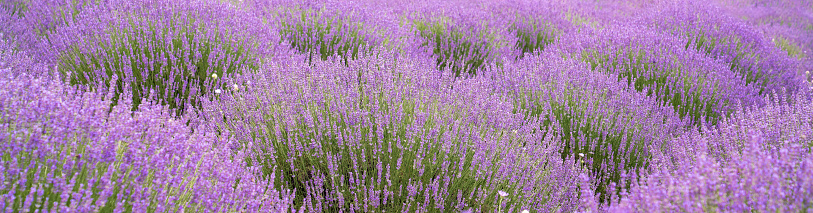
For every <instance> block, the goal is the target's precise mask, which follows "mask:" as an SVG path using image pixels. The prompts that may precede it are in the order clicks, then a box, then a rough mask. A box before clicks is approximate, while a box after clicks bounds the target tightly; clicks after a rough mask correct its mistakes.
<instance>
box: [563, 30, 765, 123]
mask: <svg viewBox="0 0 813 213" xmlns="http://www.w3.org/2000/svg"><path fill="white" fill-rule="evenodd" d="M596 34H597V35H595V37H593V36H588V37H586V38H580V39H579V41H577V42H572V44H568V45H572V47H570V48H573V49H575V51H574V52H576V55H578V56H576V57H578V58H580V59H581V60H582V61H585V62H587V63H588V64H589V65H590V67H591V69H592V70H594V71H601V72H606V73H613V74H617V76H618V81H620V82H626V83H627V84H628V85H629V86H630V87H632V88H634V89H635V90H637V91H639V92H643V93H646V94H647V95H648V96H651V97H654V98H656V99H657V100H658V102H659V103H658V104H659V105H663V106H670V107H672V108H673V109H674V111H675V112H677V113H678V114H679V115H680V117H681V118H684V119H688V120H689V122H690V124H694V125H714V124H716V123H717V122H718V121H719V120H720V119H721V118H722V117H725V116H726V115H728V114H729V113H731V112H732V111H733V109H734V107H735V106H736V105H752V104H758V103H760V101H761V98H760V97H759V95H758V92H759V90H758V89H755V87H753V86H748V85H747V84H748V83H747V82H745V81H741V80H740V79H739V77H738V74H737V73H736V72H732V71H731V70H729V69H728V67H727V66H726V65H724V64H721V63H718V62H715V61H713V60H710V59H709V58H707V57H704V56H703V55H702V54H697V53H695V52H694V51H686V50H684V49H683V48H682V47H681V45H680V44H679V43H680V42H679V41H677V40H676V39H674V38H670V37H667V36H664V35H662V34H657V33H651V32H647V31H642V30H638V29H635V28H625V27H623V26H616V27H615V28H613V29H608V30H604V31H600V32H599V33H596ZM618 35H633V36H618ZM608 38H609V39H608Z"/></svg>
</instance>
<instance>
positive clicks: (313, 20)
mask: <svg viewBox="0 0 813 213" xmlns="http://www.w3.org/2000/svg"><path fill="white" fill-rule="evenodd" d="M289 13H290V14H287V15H286V14H284V15H283V17H284V18H282V20H281V25H282V26H281V27H280V30H281V32H280V34H281V35H283V36H285V38H286V39H285V40H286V41H287V42H288V43H289V44H290V45H291V47H292V48H294V49H296V50H297V51H299V52H301V53H304V54H308V58H307V60H308V62H309V63H312V62H313V59H314V57H318V58H319V59H321V60H327V59H328V58H330V57H331V56H334V55H335V56H337V57H338V58H340V59H341V60H342V62H343V63H345V64H347V63H348V61H349V60H354V59H357V58H358V57H359V56H360V55H361V54H364V52H367V51H369V50H370V48H371V47H372V46H374V45H375V42H376V41H375V40H373V41H370V40H371V38H369V35H365V34H364V29H363V28H362V26H361V24H358V23H352V22H350V21H347V20H345V19H346V18H342V17H330V16H329V15H326V14H325V13H324V12H323V11H313V10H310V9H299V10H293V11H290V12H289Z"/></svg>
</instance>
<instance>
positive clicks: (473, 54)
mask: <svg viewBox="0 0 813 213" xmlns="http://www.w3.org/2000/svg"><path fill="white" fill-rule="evenodd" d="M414 26H415V29H416V30H417V32H418V35H419V36H420V37H422V38H424V42H423V43H422V44H421V45H422V46H424V47H428V48H431V49H432V55H433V56H435V58H436V60H437V67H438V69H441V70H444V69H449V70H451V71H452V72H453V73H454V74H455V76H461V75H474V74H476V73H477V71H478V70H481V69H482V68H484V67H486V66H487V65H488V64H489V63H492V62H493V61H494V57H495V53H496V51H495V47H494V46H492V45H491V44H493V43H494V42H493V38H492V39H489V38H488V36H487V35H486V34H484V32H479V31H466V30H463V29H460V28H456V27H454V25H452V24H451V23H447V22H444V21H432V20H417V21H414ZM464 29H465V28H464Z"/></svg>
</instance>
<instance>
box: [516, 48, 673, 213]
mask: <svg viewBox="0 0 813 213" xmlns="http://www.w3.org/2000/svg"><path fill="white" fill-rule="evenodd" d="M543 61H544V62H543ZM506 67H510V69H508V70H507V71H506V72H505V73H517V74H513V75H508V76H506V78H507V79H510V81H515V82H512V83H511V84H513V85H517V87H515V89H513V90H509V91H510V93H509V94H511V96H513V97H515V98H516V99H515V101H514V108H515V109H514V110H515V111H516V112H520V113H521V114H524V115H525V118H526V120H534V119H539V120H540V122H541V123H540V126H539V127H538V129H537V130H538V131H542V132H546V130H549V129H552V130H553V131H552V132H550V133H549V134H552V136H553V137H555V138H556V139H557V142H558V144H549V145H548V146H553V147H556V149H557V150H558V151H559V152H560V157H561V158H562V159H573V160H574V161H576V163H579V164H581V165H584V166H586V167H587V168H588V170H589V171H590V174H591V177H593V180H595V181H596V182H595V184H596V185H597V186H596V188H595V193H597V194H599V198H600V200H601V202H609V200H610V199H611V198H612V197H613V196H617V195H616V194H617V193H619V192H620V189H622V188H628V187H629V184H630V183H631V182H630V181H632V180H634V179H635V178H637V174H638V173H639V172H642V171H645V170H646V169H647V167H648V164H649V158H650V155H649V150H650V149H661V148H662V147H663V144H662V143H663V142H664V141H663V140H665V139H667V138H669V137H672V135H675V134H677V133H679V132H680V130H681V127H682V126H683V125H685V123H684V122H683V121H681V119H680V118H679V117H677V115H675V114H673V113H674V112H673V111H672V110H671V109H669V108H667V107H661V106H659V105H657V104H655V103H656V102H655V100H654V99H653V98H649V97H647V96H645V95H644V94H640V93H637V92H636V91H635V90H632V88H630V87H629V86H627V85H626V84H623V83H621V82H617V81H616V80H615V77H612V76H607V75H604V74H602V73H597V72H592V71H590V70H588V69H587V68H586V67H583V66H580V65H579V64H578V63H576V62H574V61H571V60H567V59H561V58H560V57H559V56H557V55H550V54H549V55H546V56H543V57H529V58H527V59H523V60H522V61H520V62H519V63H518V64H511V65H506ZM506 75H507V74H506ZM514 79H516V80H514ZM652 127H654V128H652ZM612 183H617V185H615V186H613V185H611V184H612Z"/></svg>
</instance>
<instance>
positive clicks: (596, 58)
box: [581, 50, 728, 124]
mask: <svg viewBox="0 0 813 213" xmlns="http://www.w3.org/2000/svg"><path fill="white" fill-rule="evenodd" d="M581 60H582V61H584V62H587V63H588V64H590V68H591V69H592V70H594V71H602V72H606V73H611V74H617V75H618V81H622V82H623V81H626V83H627V85H630V86H632V87H633V88H635V90H637V91H639V92H645V93H646V94H647V96H650V97H655V98H656V99H657V100H658V101H659V102H660V103H661V104H662V106H671V107H672V108H673V109H674V110H675V112H677V113H678V114H679V115H680V118H687V117H688V118H689V119H690V120H691V122H692V123H693V124H701V123H703V122H707V123H710V124H716V123H717V122H719V121H720V119H721V118H722V116H723V115H722V114H721V113H720V112H718V111H715V107H716V106H717V103H720V101H721V100H718V98H717V97H716V96H717V94H718V92H720V91H716V90H715V91H711V92H706V93H708V94H707V95H705V96H704V95H703V91H702V85H703V84H704V82H706V81H707V79H705V78H703V77H700V78H698V79H693V78H691V77H688V76H685V73H686V72H684V71H681V69H685V68H682V65H681V66H675V67H666V66H663V65H658V64H656V63H654V62H653V61H652V60H650V59H649V58H648V57H647V55H646V52H644V51H642V50H638V51H634V50H631V51H616V52H615V53H614V54H599V53H597V52H588V51H583V52H582V54H581ZM715 88H716V87H715ZM727 104H728V103H727V102H725V103H723V105H727Z"/></svg>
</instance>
